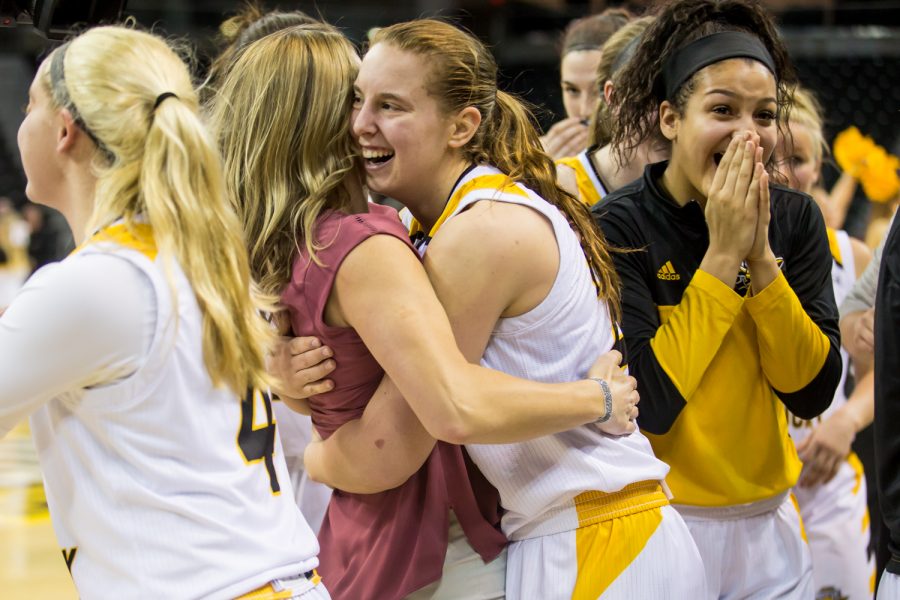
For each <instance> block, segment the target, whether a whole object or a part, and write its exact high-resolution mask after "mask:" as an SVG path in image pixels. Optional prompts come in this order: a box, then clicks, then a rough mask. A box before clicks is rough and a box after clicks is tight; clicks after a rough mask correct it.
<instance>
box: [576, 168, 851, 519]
mask: <svg viewBox="0 0 900 600" xmlns="http://www.w3.org/2000/svg"><path fill="white" fill-rule="evenodd" d="M665 168H666V163H664V162H663V163H657V164H655V165H650V166H649V167H647V169H646V170H645V172H644V176H643V177H642V178H641V179H638V180H637V181H635V182H633V183H632V184H629V185H628V186H626V187H624V188H622V189H620V190H618V191H617V192H615V193H613V194H611V195H609V196H607V197H606V198H604V199H603V200H602V201H601V202H599V203H598V204H597V205H595V206H594V208H593V209H592V210H593V213H594V215H595V218H596V219H597V220H598V223H599V224H600V226H601V228H602V229H603V232H604V234H605V235H606V238H607V240H608V241H609V242H610V244H612V245H613V246H617V247H619V248H625V249H631V250H634V251H629V252H617V253H615V254H614V255H613V259H614V261H615V264H616V268H617V270H618V272H619V276H620V277H621V280H622V287H623V295H622V312H623V323H622V326H623V329H624V332H625V342H626V344H627V345H628V351H629V368H630V370H631V372H632V374H633V375H634V376H635V377H637V379H638V382H639V383H638V389H639V390H640V392H641V416H640V421H639V423H640V425H641V428H642V429H643V431H644V432H645V433H647V434H648V437H649V438H650V441H651V443H652V444H653V447H654V451H655V452H656V454H657V456H659V457H660V458H661V459H662V460H664V461H666V462H668V463H669V464H670V465H671V467H672V472H671V473H670V475H669V478H668V482H669V485H670V487H671V488H672V491H673V493H674V494H675V496H676V498H675V501H676V502H678V503H681V504H692V505H699V506H726V505H731V504H741V503H746V502H753V501H757V500H762V499H765V498H769V497H772V496H774V495H776V494H778V493H780V492H782V491H785V490H786V489H788V488H789V487H791V486H792V485H793V484H794V483H795V481H796V478H797V476H798V474H799V471H800V462H799V460H798V458H797V455H796V451H795V449H794V445H793V444H792V442H791V440H790V439H789V438H788V435H787V423H786V419H785V414H784V408H783V407H782V403H783V404H784V405H785V406H787V407H788V409H789V410H790V411H791V412H792V413H793V414H796V415H798V416H801V417H803V418H812V417H814V416H816V415H818V414H820V413H821V412H822V411H823V410H825V408H827V407H828V405H829V403H830V402H831V399H832V397H833V396H834V390H835V387H836V385H837V382H838V380H839V378H840V371H841V358H840V352H839V346H840V342H839V333H838V323H837V308H836V306H835V302H834V293H833V290H832V286H831V253H830V251H829V247H828V241H827V236H826V233H825V225H824V222H823V219H822V216H821V214H820V213H819V211H818V208H817V207H816V206H815V204H814V203H813V201H812V199H811V198H809V196H806V195H805V194H801V193H799V192H796V191H793V190H789V189H787V188H783V187H780V186H775V185H773V186H771V187H770V196H771V214H772V219H771V223H770V226H769V242H770V245H771V247H772V250H773V252H774V253H775V256H776V257H777V260H778V262H779V266H780V267H781V274H780V275H779V276H778V278H776V279H775V281H774V282H772V283H771V284H770V285H768V286H767V287H766V288H765V289H764V290H762V291H760V292H758V293H756V294H755V295H754V296H748V295H747V293H748V289H749V277H750V274H749V273H748V272H747V271H746V269H742V270H741V272H740V273H739V274H738V277H737V281H736V283H735V285H734V287H730V286H727V285H725V284H724V283H722V282H721V281H719V280H718V279H716V278H715V277H713V276H712V275H710V274H708V273H706V272H704V271H700V270H699V265H700V262H701V261H702V259H703V256H704V255H705V254H706V251H707V249H708V247H709V230H708V228H707V225H706V219H705V217H704V214H703V211H702V209H701V208H700V206H699V205H698V204H697V203H695V202H691V203H688V204H687V205H685V206H683V207H682V206H678V205H677V204H675V203H674V202H673V201H671V200H670V199H669V198H668V197H667V196H666V195H665V194H664V193H663V191H662V190H661V189H660V188H659V186H658V183H657V182H658V180H659V178H660V177H661V176H662V173H663V172H664V170H665Z"/></svg>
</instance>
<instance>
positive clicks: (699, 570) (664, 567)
mask: <svg viewBox="0 0 900 600" xmlns="http://www.w3.org/2000/svg"><path fill="white" fill-rule="evenodd" d="M705 589H706V583H705V581H704V575H703V565H702V564H701V562H700V553H699V552H698V551H697V547H696V546H695V544H694V542H693V540H692V539H691V534H690V532H689V531H688V529H687V527H686V526H685V524H684V521H683V520H682V519H681V517H680V516H679V515H678V513H677V512H676V511H675V510H674V509H673V508H672V507H671V506H662V507H657V508H653V509H650V510H646V511H643V512H638V513H635V514H631V515H628V516H625V517H620V518H616V519H612V520H609V521H604V522H602V523H597V524H595V525H588V526H585V527H581V528H579V529H576V530H573V531H565V532H562V533H557V534H553V535H545V536H539V537H534V538H528V539H525V540H520V541H516V542H511V543H510V545H509V558H508V564H507V579H506V590H507V595H508V597H509V598H510V599H511V600H533V599H535V598H540V599H541V600H563V599H566V600H568V599H569V598H572V599H573V600H587V599H590V600H596V599H597V598H603V599H604V600H637V599H643V598H653V599H654V600H664V599H671V600H683V599H685V598H702V597H703V596H704V595H705Z"/></svg>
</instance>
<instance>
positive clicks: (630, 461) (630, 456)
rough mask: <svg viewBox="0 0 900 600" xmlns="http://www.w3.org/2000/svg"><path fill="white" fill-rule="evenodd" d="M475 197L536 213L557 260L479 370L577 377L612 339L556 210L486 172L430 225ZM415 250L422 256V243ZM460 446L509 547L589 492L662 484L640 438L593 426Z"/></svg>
mask: <svg viewBox="0 0 900 600" xmlns="http://www.w3.org/2000/svg"><path fill="white" fill-rule="evenodd" d="M481 200H498V201H502V202H510V203H514V204H521V205H524V206H527V207H529V208H531V209H533V210H536V211H538V212H540V213H541V214H542V215H544V216H545V217H546V218H547V219H548V220H549V221H550V223H551V224H552V225H553V230H554V233H555V235H556V240H557V244H558V245H559V253H560V265H559V271H558V273H557V277H556V281H555V282H554V283H553V286H552V288H551V290H550V292H549V294H548V295H547V297H546V298H544V300H543V301H542V302H541V303H540V304H539V305H538V306H536V307H535V308H534V309H532V310H531V311H529V312H528V313H526V314H524V315H521V316H518V317H514V318H509V319H501V320H500V321H499V322H498V323H497V324H496V327H495V329H494V331H493V332H492V334H491V338H490V341H489V342H488V345H487V348H486V350H485V352H484V357H483V358H482V360H481V364H482V365H484V366H485V367H489V368H491V369H496V370H498V371H503V372H506V373H509V374H511V375H515V376H517V377H523V378H525V379H532V380H534V381H543V382H564V381H576V380H578V379H582V378H584V377H586V376H587V371H588V368H590V366H591V365H592V364H593V363H594V361H596V360H597V358H599V357H600V355H601V354H603V353H605V352H607V351H609V350H611V349H612V347H613V344H614V342H615V335H614V329H613V323H612V322H611V320H610V316H609V312H608V310H607V306H606V302H604V301H603V300H600V299H598V298H597V289H596V287H595V286H594V283H593V280H592V278H591V273H590V270H589V267H588V263H587V260H586V259H585V257H584V254H583V252H582V250H581V244H580V243H579V241H578V238H577V236H576V235H575V233H574V232H573V231H572V228H571V227H570V226H569V223H568V221H567V220H566V218H565V216H564V215H563V214H562V213H560V211H559V210H558V209H557V208H556V207H554V206H552V205H551V204H549V203H548V202H547V201H545V200H544V199H543V198H541V197H540V196H538V195H537V194H535V193H534V192H533V191H531V190H529V189H528V188H526V187H524V186H523V185H521V184H515V183H511V182H510V181H509V179H508V178H507V177H506V175H504V174H503V173H501V172H500V171H498V170H497V169H495V168H493V167H487V166H480V167H477V168H475V169H473V170H471V171H470V172H469V173H467V174H466V175H465V176H464V177H463V178H462V179H461V180H460V181H459V183H457V185H456V188H455V190H454V192H453V194H452V195H451V197H450V201H449V202H448V204H447V209H446V210H445V214H444V215H443V216H442V217H441V220H440V221H439V224H440V223H443V222H444V221H445V220H446V218H452V217H453V216H455V215H456V214H459V213H460V212H461V211H463V210H465V209H466V208H467V207H468V206H469V205H471V204H473V203H475V202H478V201H481ZM445 216H446V218H445ZM416 226H417V224H415V223H414V226H413V231H412V233H415V229H416ZM434 233H436V229H433V230H432V232H431V235H434ZM427 239H430V238H427ZM423 242H425V240H423ZM419 247H420V251H423V252H424V248H426V247H427V243H420V244H419ZM597 391H598V394H599V393H600V390H599V386H598V390H597ZM466 449H467V450H468V452H469V455H470V456H471V457H472V460H474V461H475V463H476V464H477V465H478V468H479V469H481V471H482V473H484V475H485V476H486V477H487V478H488V480H489V481H490V482H491V483H492V484H493V485H494V486H495V487H496V488H497V490H498V491H499V492H500V500H501V504H502V505H503V508H504V509H506V513H505V514H504V516H503V520H502V527H503V532H504V533H505V534H506V535H507V537H508V538H509V539H511V540H519V539H525V538H529V537H536V536H540V535H548V534H553V533H559V532H562V531H569V530H573V529H576V528H577V527H578V523H579V518H578V514H577V511H576V509H575V503H574V501H573V499H574V498H575V496H577V495H579V494H581V493H582V492H585V491H591V490H596V491H601V492H616V491H619V490H621V489H622V488H624V487H625V486H626V485H628V484H631V483H635V482H638V481H647V480H655V481H662V480H663V479H664V478H665V476H666V474H667V473H668V471H669V467H668V466H667V465H666V464H665V463H663V462H662V461H660V460H658V459H657V458H656V457H655V456H654V455H653V450H652V449H651V447H650V443H649V441H648V440H647V438H646V437H644V435H643V434H641V433H640V432H635V433H632V434H631V435H627V436H622V437H612V436H608V435H605V434H603V433H602V432H601V431H600V430H599V429H597V427H596V426H594V425H584V426H582V427H578V428H575V429H571V430H569V431H566V432H563V433H558V434H555V435H550V436H545V437H541V438H538V439H534V440H531V441H527V442H522V443H516V444H498V445H480V444H478V445H468V446H466Z"/></svg>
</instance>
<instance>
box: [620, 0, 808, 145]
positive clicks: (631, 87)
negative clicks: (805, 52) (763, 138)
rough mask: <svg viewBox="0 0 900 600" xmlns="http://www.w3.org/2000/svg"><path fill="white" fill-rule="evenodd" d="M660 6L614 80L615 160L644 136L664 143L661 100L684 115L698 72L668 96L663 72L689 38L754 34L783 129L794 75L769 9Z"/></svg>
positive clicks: (726, 3)
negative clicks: (769, 66) (769, 63)
mask: <svg viewBox="0 0 900 600" xmlns="http://www.w3.org/2000/svg"><path fill="white" fill-rule="evenodd" d="M661 6H662V10H661V11H659V13H658V14H657V16H656V20H655V21H654V22H653V23H652V24H651V25H650V26H649V27H648V28H647V30H646V32H645V33H644V35H643V36H642V37H641V42H640V43H639V44H638V47H637V49H636V50H635V53H634V56H633V57H632V58H631V60H629V61H628V64H627V65H625V67H623V69H622V71H621V72H620V73H619V75H618V77H617V79H616V104H617V111H618V112H617V115H616V126H615V127H614V128H613V135H612V143H613V144H614V145H615V147H616V154H617V157H618V158H619V160H620V162H623V163H624V162H625V161H626V160H627V159H626V157H627V156H628V154H629V153H630V152H631V151H633V150H634V149H635V148H637V147H638V146H639V145H640V144H641V143H642V142H643V141H644V140H646V139H647V138H655V140H656V141H659V142H660V143H664V140H663V138H662V132H661V131H660V129H659V125H658V120H657V116H658V112H659V106H660V104H662V102H663V101H666V100H667V101H669V102H670V103H671V104H672V106H673V107H674V108H675V110H676V111H678V112H679V113H682V114H683V113H684V109H685V106H686V104H687V101H688V98H690V96H691V94H692V93H693V91H694V88H695V85H696V76H697V74H695V75H694V77H691V78H690V79H688V81H686V82H685V83H684V84H682V85H681V87H679V88H678V89H677V90H675V91H674V92H673V94H672V95H673V97H671V98H666V97H665V92H664V91H663V86H662V73H663V68H664V66H665V64H666V60H667V59H668V57H670V56H672V55H673V54H674V53H675V52H676V51H677V50H679V49H680V48H682V47H684V46H686V45H687V44H689V43H691V42H693V41H694V40H697V39H699V38H702V37H706V36H708V35H711V34H713V33H718V32H722V31H741V32H745V33H749V34H752V35H755V36H757V37H758V38H759V40H760V41H761V42H762V43H763V45H764V46H765V47H766V49H767V50H768V51H769V54H771V55H772V60H773V61H774V63H775V82H776V86H777V93H776V101H777V104H778V120H777V125H778V130H779V132H781V133H783V132H784V124H785V123H786V122H787V119H788V116H789V112H790V106H791V104H792V95H793V94H792V89H793V88H794V86H795V84H796V81H797V76H796V73H795V71H794V67H793V65H792V63H791V60H790V57H789V56H788V52H787V48H786V47H785V45H784V42H783V41H782V39H781V37H780V36H779V35H778V32H777V30H776V29H775V23H774V22H773V21H772V17H771V16H770V15H769V12H768V11H767V10H766V9H765V8H764V7H762V6H760V5H759V4H758V3H756V2H754V1H753V0H676V1H675V2H669V3H665V4H662V5H661Z"/></svg>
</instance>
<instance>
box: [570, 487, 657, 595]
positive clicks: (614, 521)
mask: <svg viewBox="0 0 900 600" xmlns="http://www.w3.org/2000/svg"><path fill="white" fill-rule="evenodd" d="M668 504H669V499H668V498H667V497H666V495H665V493H664V492H663V489H662V486H661V485H660V484H659V482H658V481H640V482H637V483H633V484H631V485H628V486H626V487H625V488H623V489H622V490H621V491H619V492H614V493H612V494H607V493H604V492H585V493H583V494H579V495H578V496H576V497H575V510H576V511H577V513H578V529H576V530H575V551H576V556H577V559H578V575H577V577H576V579H575V589H574V590H573V591H572V600H596V599H597V598H598V597H599V596H600V595H601V594H603V592H604V591H606V589H607V588H608V587H609V586H610V584H612V582H613V581H615V580H616V578H617V577H618V576H619V575H620V574H621V573H622V572H623V571H625V569H626V568H627V567H628V565H630V564H631V563H632V562H633V561H634V559H635V558H637V556H638V555H639V554H640V553H641V551H642V550H643V549H644V546H646V545H647V540H649V539H650V536H652V535H653V532H654V531H656V529H657V527H659V524H660V523H661V522H662V511H661V510H660V507H662V506H666V505H668Z"/></svg>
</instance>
